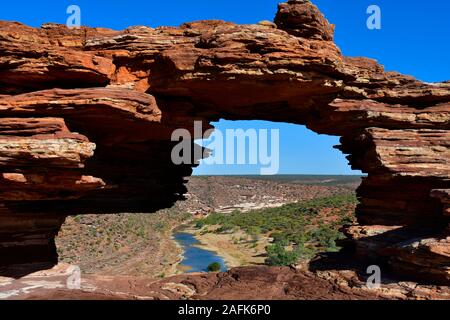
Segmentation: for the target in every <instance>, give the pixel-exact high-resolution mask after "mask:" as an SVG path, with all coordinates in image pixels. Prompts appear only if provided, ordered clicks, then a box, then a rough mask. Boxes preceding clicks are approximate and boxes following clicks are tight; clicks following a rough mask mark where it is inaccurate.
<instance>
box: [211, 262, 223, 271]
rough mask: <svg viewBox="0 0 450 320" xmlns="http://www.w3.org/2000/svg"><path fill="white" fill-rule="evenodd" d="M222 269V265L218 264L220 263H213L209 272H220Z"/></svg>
mask: <svg viewBox="0 0 450 320" xmlns="http://www.w3.org/2000/svg"><path fill="white" fill-rule="evenodd" d="M220 269H222V267H221V266H220V263H218V262H213V263H211V264H210V265H209V266H208V271H209V272H218V271H220Z"/></svg>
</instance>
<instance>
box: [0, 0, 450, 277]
mask: <svg viewBox="0 0 450 320" xmlns="http://www.w3.org/2000/svg"><path fill="white" fill-rule="evenodd" d="M0 52H1V57H0V117H1V119H0V168H1V173H2V175H1V179H2V182H3V183H2V185H1V186H0V200H1V204H0V256H1V257H2V258H1V264H2V265H6V266H8V265H9V266H10V265H12V264H17V263H21V264H23V263H32V262H37V261H40V262H49V263H55V262H56V260H57V257H56V251H55V250H54V241H53V237H54V235H55V234H56V233H57V232H58V229H59V227H60V225H61V223H62V222H63V220H64V218H65V216H67V215H72V214H83V213H109V212H119V211H126V212H152V211H155V210H157V209H160V208H164V207H169V206H171V205H172V204H173V203H174V202H175V201H176V200H178V199H182V198H183V194H184V193H185V192H186V188H185V187H184V182H185V177H187V176H189V175H190V174H191V173H192V168H191V166H190V165H181V166H180V165H175V164H173V163H172V161H171V158H170V154H171V150H172V146H173V144H174V142H171V141H170V140H171V139H170V136H171V133H172V131H173V130H174V129H176V128H185V129H187V130H190V131H192V127H193V122H194V120H200V121H203V122H204V124H205V125H204V130H206V129H208V128H209V123H210V122H211V121H215V120H218V119H219V118H226V119H230V120H236V119H242V120H246V119H260V120H270V121H283V122H289V123H295V124H301V125H307V126H308V128H310V129H312V130H314V131H316V132H319V133H324V134H331V135H338V136H341V137H342V138H341V146H339V147H338V148H339V149H340V150H342V151H343V152H344V153H346V154H348V155H349V156H348V159H349V162H350V164H351V165H352V167H353V168H355V169H361V170H363V171H364V172H366V173H367V174H368V176H367V178H365V179H364V181H363V183H362V185H361V187H360V188H359V190H358V196H359V198H360V205H359V206H358V209H357V216H358V221H359V223H360V225H359V226H352V227H350V228H348V230H347V234H348V235H349V236H350V237H352V238H353V240H355V241H353V247H354V248H355V249H356V252H357V253H358V255H359V256H360V257H362V258H364V259H367V258H368V257H370V258H373V259H375V260H376V261H377V262H378V263H380V264H382V263H386V265H388V266H390V267H391V268H393V269H395V270H409V271H410V272H409V273H411V274H412V275H413V276H420V277H421V278H424V279H432V280H433V281H438V282H441V283H447V284H448V283H449V281H450V279H449V275H450V273H449V264H450V259H449V256H448V248H449V244H448V240H446V239H448V235H449V234H448V232H449V231H448V229H447V226H448V222H449V215H448V190H449V189H450V163H449V159H450V146H449V141H450V139H449V128H450V83H448V82H445V83H433V84H432V83H423V82H420V81H418V80H416V79H414V78H412V77H409V76H403V75H401V74H398V73H395V72H385V71H384V69H383V67H382V66H380V65H379V64H378V63H377V62H376V61H374V60H370V59H365V58H347V57H344V56H342V54H341V52H340V50H339V49H338V48H337V47H336V45H335V44H334V42H333V26H331V25H330V24H329V23H328V22H327V21H326V19H325V18H324V17H323V16H322V15H321V13H320V12H319V10H318V9H317V8H316V7H315V6H314V5H313V4H311V3H310V2H309V1H306V0H296V1H288V2H287V3H284V4H281V5H280V8H279V12H278V14H277V16H276V18H275V24H269V23H260V24H257V25H236V24H233V23H227V22H223V21H197V22H192V23H186V24H184V25H182V26H180V27H179V28H173V27H160V28H156V29H152V28H147V27H133V28H129V29H127V30H124V31H113V30H107V29H91V28H81V29H75V30H71V29H67V28H66V27H64V26H60V25H52V24H48V25H45V26H43V27H42V28H40V29H34V28H30V27H27V26H24V25H22V24H19V23H11V22H1V23H0ZM194 160H198V159H194ZM375 227H376V232H371V231H370V230H372V229H373V228H375ZM380 243H381V244H380ZM417 270H421V272H417ZM402 272H403V271H402Z"/></svg>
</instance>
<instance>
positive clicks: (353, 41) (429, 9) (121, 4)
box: [0, 0, 450, 174]
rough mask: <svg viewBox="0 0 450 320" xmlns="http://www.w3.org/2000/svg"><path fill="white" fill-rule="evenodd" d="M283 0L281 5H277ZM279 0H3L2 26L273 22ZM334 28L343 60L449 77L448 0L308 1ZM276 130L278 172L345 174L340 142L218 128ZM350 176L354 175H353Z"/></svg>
mask: <svg viewBox="0 0 450 320" xmlns="http://www.w3.org/2000/svg"><path fill="white" fill-rule="evenodd" d="M280 1H281V0H280ZM280 1H276V0H214V1H211V0H192V1H186V0H171V1H162V0H161V1H152V0H126V1H124V0H109V1H108V0H95V1H93V0H70V1H67V0H53V1H51V0H47V1H45V0H41V1H33V2H31V1H28V0H14V1H3V2H2V4H1V6H0V19H1V20H14V21H20V22H22V23H25V24H27V25H31V26H40V25H41V24H42V23H45V22H56V23H65V21H66V19H67V15H66V8H67V7H68V6H69V5H71V4H77V5H79V6H80V7H81V10H82V24H83V25H88V26H99V27H100V26H101V27H108V28H113V29H124V28H126V27H128V26H131V25H147V26H152V27H156V26H160V25H172V26H177V25H179V24H181V23H183V22H186V21H193V20H199V19H222V20H227V21H232V22H236V23H255V22H258V21H261V20H273V17H274V14H275V12H276V7H277V3H278V2H280ZM313 2H314V3H315V4H316V5H317V6H318V7H319V8H320V9H321V10H322V12H324V14H325V16H326V17H327V18H328V20H329V21H330V22H331V23H334V24H335V25H336V39H335V41H336V43H337V44H338V46H339V47H340V48H341V49H342V51H343V53H344V54H345V55H348V56H366V57H371V58H375V59H377V60H378V61H379V62H380V63H382V64H384V65H385V67H386V69H387V70H395V71H399V72H402V73H405V74H410V75H413V76H415V77H416V78H418V79H420V80H423V81H429V82H434V81H443V80H449V79H450V54H449V52H450V1H447V0H428V1H423V0H395V1H394V0H369V1H368V0H313ZM372 4H376V5H378V6H380V8H381V10H382V29H381V30H369V29H367V28H366V19H367V17H368V15H367V14H366V9H367V7H368V6H369V5H372ZM232 127H237V128H244V129H245V128H269V129H270V128H276V129H279V130H280V143H281V145H280V173H284V174H287V173H291V174H292V173H305V174H315V173H322V174H347V173H352V171H351V170H350V168H349V167H348V165H347V160H346V159H345V158H344V156H343V155H342V154H341V153H340V152H339V151H337V150H334V149H332V146H333V145H336V144H338V138H337V137H328V136H324V135H320V136H319V135H317V134H315V133H312V132H310V131H308V130H307V129H305V128H304V127H301V126H293V125H288V124H278V123H267V122H261V121H253V122H228V121H221V122H220V123H219V124H218V128H221V129H225V128H232ZM258 172H259V168H258V167H256V166H238V165H235V166H202V167H200V168H198V169H197V170H196V173H197V174H255V173H258ZM353 173H355V172H353Z"/></svg>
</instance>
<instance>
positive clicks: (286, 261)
mask: <svg viewBox="0 0 450 320" xmlns="http://www.w3.org/2000/svg"><path fill="white" fill-rule="evenodd" d="M266 251H267V259H266V264H268V265H269V266H289V265H292V264H295V263H296V262H297V261H298V258H299V252H297V251H294V250H293V251H287V250H286V249H285V247H284V246H283V245H282V244H281V243H275V244H272V245H270V246H267V248H266Z"/></svg>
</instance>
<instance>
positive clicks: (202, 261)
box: [174, 232, 227, 273]
mask: <svg viewBox="0 0 450 320" xmlns="http://www.w3.org/2000/svg"><path fill="white" fill-rule="evenodd" d="M174 239H175V241H177V242H178V243H179V244H180V245H181V246H182V247H183V261H181V265H182V266H184V267H186V268H188V270H187V271H186V272H188V273H191V272H207V271H208V266H209V265H210V264H211V263H213V262H218V263H219V264H220V266H221V271H227V266H226V264H225V261H224V260H223V259H222V257H220V256H219V255H217V253H215V252H213V251H209V250H205V249H202V248H199V247H198V245H199V244H200V242H199V241H198V240H197V239H196V238H195V237H194V235H192V234H190V233H186V232H177V233H175V234H174Z"/></svg>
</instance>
